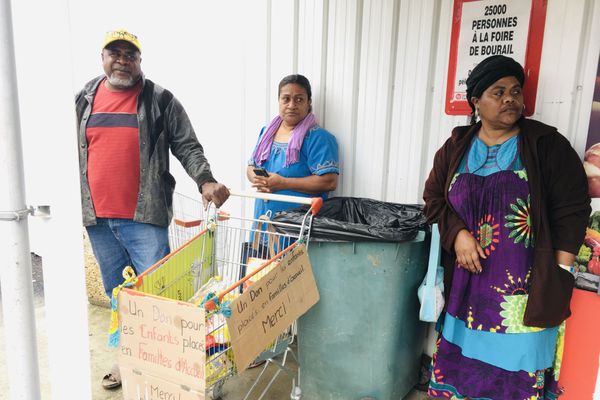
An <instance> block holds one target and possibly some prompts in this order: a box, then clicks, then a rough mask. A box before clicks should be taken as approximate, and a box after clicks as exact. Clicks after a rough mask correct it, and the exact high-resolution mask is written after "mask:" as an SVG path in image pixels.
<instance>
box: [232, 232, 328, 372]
mask: <svg viewBox="0 0 600 400" xmlns="http://www.w3.org/2000/svg"><path fill="white" fill-rule="evenodd" d="M318 301H319V291H318V289H317V284H316V282H315V278H314V276H313V273H312V268H311V265H310V260H309V258H308V253H307V250H306V246H305V245H304V244H301V245H298V246H296V247H295V248H294V249H293V250H291V251H290V252H289V253H288V254H287V255H286V256H285V257H284V258H283V259H282V260H281V262H280V263H279V266H278V267H277V268H274V269H273V270H272V271H270V272H269V273H268V274H267V275H265V276H264V277H263V278H261V279H260V280H259V281H258V282H256V283H254V284H252V285H251V286H249V287H248V288H247V289H245V291H244V293H243V294H242V295H241V296H240V297H238V298H237V299H235V300H234V301H233V303H232V304H231V318H229V319H228V320H227V326H228V327H229V333H230V335H231V345H232V347H233V354H234V359H235V363H236V366H237V368H238V372H242V371H243V370H245V369H246V368H247V367H248V365H249V364H250V362H251V361H252V360H254V359H255V358H256V357H257V356H258V355H259V354H260V353H261V352H262V351H264V350H265V348H266V347H267V346H268V345H269V344H270V343H272V342H273V341H274V340H275V339H276V338H277V336H279V334H281V333H282V332H283V331H284V330H285V329H286V328H288V327H289V326H290V325H291V324H292V322H294V321H295V320H296V319H297V318H298V317H300V316H301V315H302V314H304V313H305V312H306V311H308V310H309V309H310V308H311V307H312V306H313V305H315V304H316V303H317V302H318Z"/></svg>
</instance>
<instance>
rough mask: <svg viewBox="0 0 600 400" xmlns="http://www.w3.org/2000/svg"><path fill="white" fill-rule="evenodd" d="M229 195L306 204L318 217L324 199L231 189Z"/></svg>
mask: <svg viewBox="0 0 600 400" xmlns="http://www.w3.org/2000/svg"><path fill="white" fill-rule="evenodd" d="M229 194H230V195H231V196H235V197H250V198H253V199H261V200H271V201H283V202H286V203H295V204H305V205H307V206H311V212H312V215H316V214H317V213H318V212H319V210H320V209H321V206H322V205H323V199H322V198H320V197H301V196H288V195H284V194H273V193H263V192H238V191H236V190H231V189H229Z"/></svg>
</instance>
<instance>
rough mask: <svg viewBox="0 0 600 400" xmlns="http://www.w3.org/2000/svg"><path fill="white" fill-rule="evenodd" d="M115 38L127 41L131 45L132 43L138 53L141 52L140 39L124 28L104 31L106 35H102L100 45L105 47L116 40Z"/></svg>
mask: <svg viewBox="0 0 600 400" xmlns="http://www.w3.org/2000/svg"><path fill="white" fill-rule="evenodd" d="M117 40H124V41H126V42H129V43H131V44H132V45H134V46H135V47H136V48H137V49H138V50H139V51H140V53H141V52H142V45H141V44H140V41H139V40H138V38H137V36H135V35H134V34H133V33H130V32H128V31H126V30H125V29H117V30H114V31H110V32H106V35H104V44H103V45H102V48H105V47H106V46H108V45H109V44H111V43H112V42H116V41H117Z"/></svg>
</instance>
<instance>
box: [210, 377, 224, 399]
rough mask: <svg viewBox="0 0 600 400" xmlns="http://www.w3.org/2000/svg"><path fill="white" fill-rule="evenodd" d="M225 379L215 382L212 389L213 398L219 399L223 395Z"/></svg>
mask: <svg viewBox="0 0 600 400" xmlns="http://www.w3.org/2000/svg"><path fill="white" fill-rule="evenodd" d="M223 383H224V382H223V381H220V382H217V383H215V385H214V386H213V390H212V399H213V400H219V399H220V398H221V396H222V395H223Z"/></svg>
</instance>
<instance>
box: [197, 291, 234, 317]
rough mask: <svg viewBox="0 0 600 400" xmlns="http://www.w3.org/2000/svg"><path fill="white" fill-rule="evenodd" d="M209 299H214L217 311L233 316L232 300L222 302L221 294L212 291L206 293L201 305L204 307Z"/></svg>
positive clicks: (226, 315)
mask: <svg viewBox="0 0 600 400" xmlns="http://www.w3.org/2000/svg"><path fill="white" fill-rule="evenodd" d="M209 301H212V302H213V304H214V305H215V309H216V312H218V313H220V314H223V315H224V316H225V317H227V318H229V317H231V301H229V300H227V301H224V302H223V303H221V302H220V301H219V296H217V294H216V293H214V292H210V293H208V294H207V295H206V297H205V298H204V300H203V301H202V303H200V305H201V306H202V307H204V306H205V305H206V303H208V302H209Z"/></svg>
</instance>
